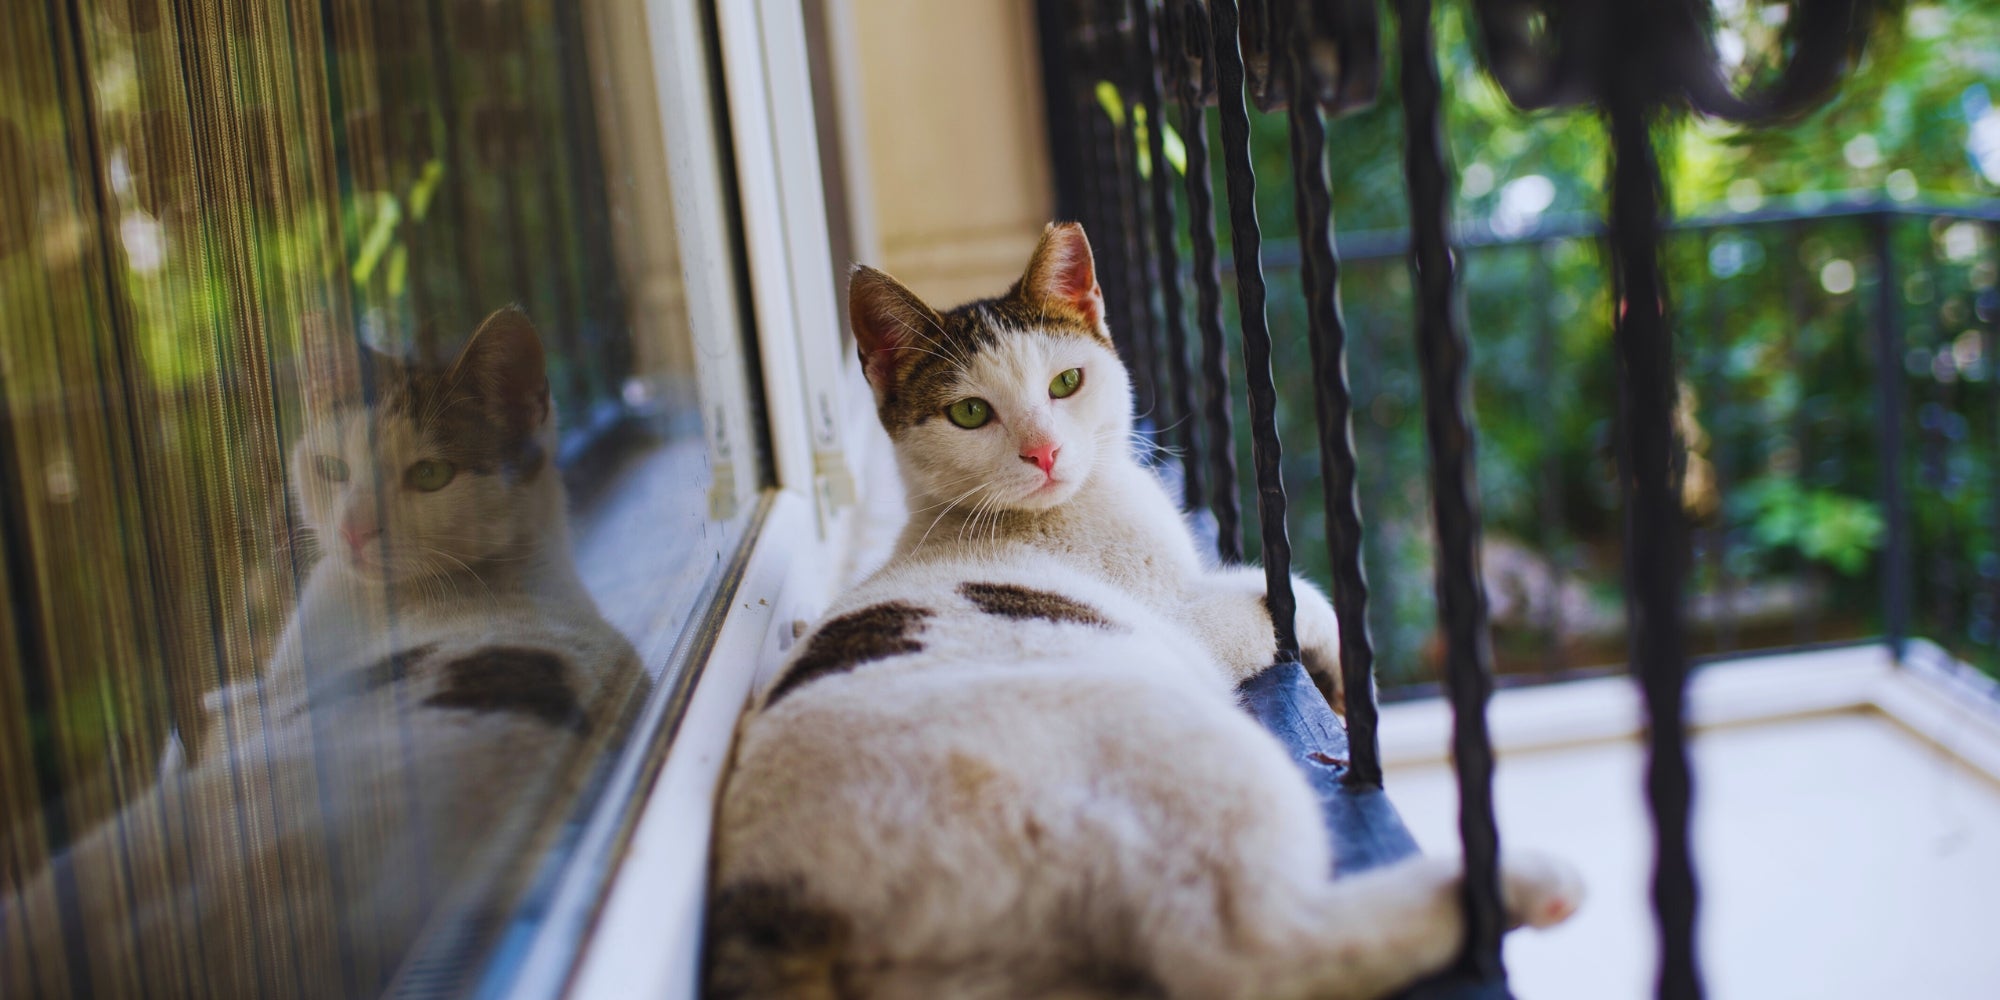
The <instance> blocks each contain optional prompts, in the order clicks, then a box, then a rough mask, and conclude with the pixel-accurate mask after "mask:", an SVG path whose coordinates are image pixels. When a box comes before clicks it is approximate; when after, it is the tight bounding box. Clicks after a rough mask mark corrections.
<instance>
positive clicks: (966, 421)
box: [944, 396, 993, 430]
mask: <svg viewBox="0 0 2000 1000" xmlns="http://www.w3.org/2000/svg"><path fill="white" fill-rule="evenodd" d="M944 415H945V416H947V417H950V418H951V422H952V423H954V424H957V425H958V426H960V427H963V428H965V429H966V430H971V429H973V428H974V427H983V426H985V424H986V422H987V421H988V420H991V419H993V406H992V404H990V403H988V402H987V401H985V400H983V399H980V398H979V397H978V396H973V397H971V398H969V399H961V400H959V401H958V402H956V403H953V404H951V405H950V406H947V407H945V408H944Z"/></svg>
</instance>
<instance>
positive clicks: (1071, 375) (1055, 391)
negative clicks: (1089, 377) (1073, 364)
mask: <svg viewBox="0 0 2000 1000" xmlns="http://www.w3.org/2000/svg"><path fill="white" fill-rule="evenodd" d="M1082 386H1083V369H1081V368H1071V369H1070V370H1068V371H1066V372H1063V373H1062V374H1061V375H1057V376H1056V377H1055V381H1053V382H1050V383H1049V398H1050V399H1062V398H1063V397H1065V396H1069V395H1072V394H1074V393H1075V392H1076V390H1077V389H1079V388H1081V387H1082Z"/></svg>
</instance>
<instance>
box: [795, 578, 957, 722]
mask: <svg viewBox="0 0 2000 1000" xmlns="http://www.w3.org/2000/svg"><path fill="white" fill-rule="evenodd" d="M930 616H931V613H930V610H929V609H927V608H920V607H918V606H916V605H914V604H909V603H906V602H904V601H886V602H884V603H881V604H871V605H869V606H868V607H865V608H862V609H861V610H859V611H850V612H848V613H847V614H844V615H841V616H840V617H838V618H835V619H833V620H832V621H829V622H827V623H826V624H825V625H822V626H820V628H819V631H818V632H815V633H814V634H813V637H812V638H811V639H810V640H808V641H807V643H806V648H805V650H804V651H802V652H801V653H800V654H799V657H798V659H796V660H793V661H792V665H791V668H790V669H788V670H786V671H785V673H784V675H783V676H781V677H779V678H778V683H777V684H775V685H773V686H772V687H771V694H770V697H768V698H766V699H765V700H764V707H765V708H766V709H768V708H770V707H771V706H773V705H776V704H777V703H778V700H779V699H780V698H783V697H784V696H786V695H788V694H790V693H792V692H793V691H794V690H797V689H798V688H800V687H802V686H804V685H806V684H809V683H811V682H813V681H815V680H818V679H819V678H821V677H824V676H826V675H828V674H837V673H844V672H846V671H849V670H852V669H854V668H855V667H857V666H860V665H861V664H863V663H869V662H872V661H874V660H885V659H888V658H889V657H891V656H900V655H903V654H905V653H920V652H923V649H924V644H923V643H920V642H918V641H917V640H915V639H913V638H911V635H910V634H911V633H912V632H914V631H920V630H921V629H922V627H923V622H924V619H926V618H929V617H930Z"/></svg>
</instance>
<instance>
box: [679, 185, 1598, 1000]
mask: <svg viewBox="0 0 2000 1000" xmlns="http://www.w3.org/2000/svg"><path fill="white" fill-rule="evenodd" d="M851 303H852V317H851V318H852V321H853V326H854V332H855V336H856V337H857V339H858V342H859V347H860V351H861V355H862V360H863V363H864V368H865V370H866V373H867V376H868V380H869V383H870V385H871V386H872V387H873V389H874V392H875V397H876V401H877V404H878V413H879V415H880V417H881V419H882V424H883V426H884V427H885V428H886V429H887V430H888V432H889V436H890V438H891V439H892V440H893V442H894V446H895V449H896V455H897V457H898V459H899V461H900V465H901V469H902V473H903V476H904V480H905V485H906V487H907V489H908V493H909V498H910V508H911V510H912V512H913V516H912V518H911V521H910V523H909V524H908V526H907V527H906V528H905V530H904V532H903V534H902V537H901V539H900V540H899V543H898V545H897V547H896V551H895V554H894V556H893V557H892V558H891V560H890V562H889V564H888V565H887V566H886V567H885V568H884V569H882V570H881V571H879V572H878V573H876V574H875V575H874V576H872V577H870V578H869V579H868V580H866V581H864V582H863V583H862V584H860V585H859V586H857V587H856V588H854V590H852V591H851V592H850V593H848V594H846V595H845V596H844V597H842V598H841V599H840V600H838V601H837V602H836V603H835V605H834V606H833V607H832V608H831V609H830V610H829V613H828V616H827V617H826V618H825V619H824V620H823V621H822V622H821V623H820V624H818V625H817V626H816V627H815V628H813V629H811V630H810V631H809V632H808V633H806V634H805V635H804V636H803V637H802V640H801V642H800V643H799V644H798V646H797V647H796V648H795V649H794V650H793V652H792V654H791V656H790V658H789V660H788V661H787V662H786V664H785V665H784V668H783V669H782V670H781V671H780V673H779V674H778V675H777V678H776V679H775V680H774V682H773V683H772V684H771V685H770V686H769V687H768V688H767V689H766V690H765V691H764V692H763V693H762V695H761V696H760V697H759V699H758V701H757V703H756V704H755V705H754V706H753V707H752V710H751V712H750V713H749V714H748V715H747V716H746V718H745V720H744V722H743V723H742V726H741V730H740V733H739V739H738V745H737V750H736V759H735V764H734V768H733V772H732V773H731V775H730V777H729V779H728V783H727V786H726V790H725V792H724V795H723V800H722V805H721V813H720V817H719V821H718V834H717V844H716V851H717V858H716V869H715V875H714V890H713V899H712V909H711V912H710V917H709V926H708V929H707V942H706V948H707V956H708V957H707V969H706V976H707V989H708V992H709V993H710V995H712V996H716V997H833V996H840V997H881V998H892V997H893V998H902V997H907V998H919V997H993V998H1001V997H1026V996H1038V997H1039V996H1170V997H1187V998H1230V997H1245V998H1248V997H1302V998H1303V997H1315V998H1331V997H1348V998H1366V997H1377V996H1382V995H1385V994H1387V993H1390V992H1392V991H1394V990H1396V989H1398V988H1400V987H1402V986H1405V985H1408V984H1410V983H1412V982H1414V981H1416V980H1417V979H1419V978H1421V977H1423V976H1424V975H1426V974H1428V973H1431V972H1434V971H1437V970H1440V969H1442V968H1444V967H1445V966H1446V965H1447V964H1448V963H1449V962H1450V961H1451V960H1452V958H1453V957H1454V956H1455V955H1456V953H1457V952H1458V950H1459V948H1460V946H1461V943H1462V940H1463V936H1464V932H1463V923H1462V918H1461V909H1460V896H1459V889H1458V874H1457V867H1456V864H1455V863H1454V862H1451V861H1447V860H1435V859H1420V860H1413V861H1410V862H1406V863H1401V864H1397V865H1394V866H1391V867H1388V868H1384V869H1379V870H1375V871H1371V872H1367V873H1364V874H1359V875H1355V876H1352V877H1348V878H1344V879H1342V880H1340V881H1333V880H1331V879H1330V878H1315V877H1313V876H1312V875H1311V874H1310V873H1318V872H1331V871H1332V868H1333V866H1332V864H1331V860H1332V859H1331V857H1330V856H1329V849H1328V846H1327V842H1326V837H1325V832H1324V829H1323V827H1322V825H1321V816H1320V809H1319V805H1318V802H1317V800H1316V798H1315V796H1314V793H1313V792H1312V790H1311V788H1310V787H1309V786H1308V785H1307V783H1306V780H1305V778H1304V777H1303V776H1302V775H1301V773H1300V772H1299V771H1298V770H1297V769H1296V767H1295V766H1294V765H1293V763H1292V762H1291V760H1290V759H1289V757H1288V755H1287V753H1286V751H1285V750H1284V748H1283V747H1282V746H1281V745H1280V744H1279V743H1278V741H1277V740H1276V739H1275V738H1274V737H1272V736H1271V735H1270V734H1269V733H1267V732H1266V731H1265V730H1263V729H1262V728H1261V727H1260V726H1259V725H1258V724H1257V723H1256V722H1255V721H1253V720H1252V719H1251V718H1250V717H1249V715H1247V714H1246V713H1245V712H1244V711H1242V709H1241V708H1240V707H1239V706H1238V705H1237V703H1236V701H1235V695H1234V688H1235V685H1236V683H1237V682H1239V681H1241V680H1243V679H1244V678H1246V677H1248V676H1249V675H1251V674H1253V673H1255V672H1257V671H1259V670H1262V669H1263V668H1265V667H1267V666H1268V665H1269V664H1270V663H1271V662H1272V659H1273V654H1274V652H1275V646H1274V640H1273V638H1272V628H1271V620H1270V617H1269V613H1268V612H1267V611H1266V609H1265V607H1264V603H1263V593H1262V575H1261V572H1259V571H1254V570H1245V569H1241V568H1235V569H1216V568H1213V567H1210V566H1208V565H1206V564H1204V562H1203V561H1202V559H1201V558H1200V556H1199V555H1198V552H1197V549H1196V546H1195V543H1194V541H1193V539H1192V538H1191V537H1190V534H1189V531H1188V529H1187V527H1186V525H1185V524H1184V522H1183V521H1182V520H1181V518H1180V516H1179V513H1178V512H1177V511H1176V510H1175V508H1174V505H1173V503H1172V501H1171V500H1170V498H1169V497H1168V496H1167V494H1166V492H1165V491H1164V489H1163V488H1162V487H1161V486H1160V484H1159V482H1158V481H1157V480H1156V479H1155V478H1154V476H1153V475H1152V473H1150V472H1148V471H1147V470H1146V469H1145V468H1144V467H1142V466H1141V465H1140V464H1139V463H1138V461H1137V460H1136V458H1135V457H1134V456H1133V454H1132V452H1131V447H1130V444H1129V439H1130V434H1131V429H1132V422H1131V408H1132V394H1131V388H1130V383H1129V380H1128V378H1127V374H1126V371H1125V368H1124V366H1123V365H1122V364H1121V363H1120V362H1119V359H1118V357H1117V355H1116V354H1115V353H1114V351H1113V350H1112V347H1111V341H1110V338H1109V336H1108V334H1107V332H1106V328H1105V325H1104V320H1103V306H1102V298H1101V295H1100V293H1099V291H1098V287H1097V282H1096V280H1095V277H1094V272H1093V264H1092V260H1091V255H1090V249H1089V245H1088V243H1087V242H1086V240H1085V238H1084V234H1083V231H1082V229H1081V228H1080V227H1077V226H1074V225H1064V226H1052V227H1050V228H1049V229H1048V230H1047V231H1046V233H1045V234H1044V236H1043V238H1042V241H1041V244H1040V246H1039V247H1037V249H1036V250H1035V253H1034V257H1033V259H1032V260H1031V261H1030V262H1029V265H1028V268H1027V272H1026V274H1025V275H1024V276H1023V277H1022V278H1021V280H1020V281H1019V282H1018V283H1017V284H1016V285H1015V286H1014V287H1013V288H1012V289H1010V290H1009V291H1008V292H1007V293H1006V294H1005V295H1003V296H1001V297H999V298H996V299H989V300H985V301H980V302H974V303H972V304H970V305H966V306H961V307H959V308H957V309H953V310H950V311H948V312H939V311H936V310H934V309H932V308H930V307H929V306H927V305H925V304H924V303H923V302H922V301H920V300H919V299H918V298H917V297H916V296H915V295H913V294H912V293H910V292H909V291H908V290H907V289H905V288H903V287H902V286H901V285H899V284H898V283H896V282H895V280H894V279H892V278H890V277H889V276H888V275H886V274H883V273H881V272H879V271H875V270H871V269H868V268H861V269H859V270H857V271H856V273H855V275H854V277H853V281H852V286H851ZM1298 592H1299V595H1300V602H1299V616H1298V624H1299V632H1300V635H1301V639H1302V642H1303V645H1304V646H1305V647H1306V650H1307V653H1308V658H1309V660H1310V661H1314V662H1316V664H1317V669H1318V670H1320V671H1321V672H1324V671H1326V670H1328V669H1329V668H1330V667H1331V665H1332V663H1333V662H1334V641H1335V624H1334V618H1333V613H1332V610H1331V608H1330V607H1328V606H1327V602H1326V600H1325V598H1324V597H1323V596H1321V595H1320V594H1319V593H1318V592H1317V591H1316V590H1313V589H1311V588H1309V587H1306V586H1304V585H1303V584H1300V585H1299V589H1298ZM1503 892H1504V895H1505V897H1506V904H1507V906H1508V909H1509V912H1510V914H1511V915H1512V917H1513V919H1515V920H1516V921H1520V922H1526V923H1529V924H1533V925H1536V926H1546V925H1549V924H1553V923H1557V922H1559V921H1561V920H1563V919H1565V918H1566V917H1568V915H1569V914H1570V912H1571V911H1572V910H1573V909H1574V908H1575V906H1576V905H1577V903H1578V902H1579V900H1580V898H1581V887H1580V884H1579V882H1578V880H1577V877H1576V876H1575V874H1574V873H1573V872H1572V870H1571V869H1570V868H1569V867H1567V866H1565V865H1563V864H1560V863H1558V862H1555V861H1551V860H1547V859H1544V858H1540V857H1537V856H1533V855H1525V854H1516V855H1514V856H1512V857H1511V858H1510V859H1509V863H1508V864H1507V865H1505V866H1504V871H1503Z"/></svg>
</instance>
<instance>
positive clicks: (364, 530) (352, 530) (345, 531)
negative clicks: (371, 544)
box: [340, 521, 382, 549]
mask: <svg viewBox="0 0 2000 1000" xmlns="http://www.w3.org/2000/svg"><path fill="white" fill-rule="evenodd" d="M381 533H382V529H381V528H378V527H376V526H375V525H372V524H356V523H355V522H353V521H343V522H341V525H340V537H341V540H343V541H345V542H346V543H347V547H348V548H350V549H360V548H361V547H362V546H363V545H366V544H368V540H369V539H371V538H374V537H375V536H376V535H379V534H381Z"/></svg>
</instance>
